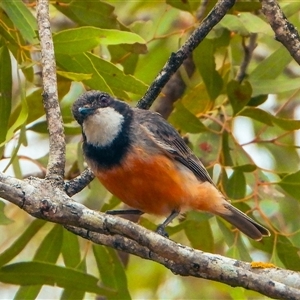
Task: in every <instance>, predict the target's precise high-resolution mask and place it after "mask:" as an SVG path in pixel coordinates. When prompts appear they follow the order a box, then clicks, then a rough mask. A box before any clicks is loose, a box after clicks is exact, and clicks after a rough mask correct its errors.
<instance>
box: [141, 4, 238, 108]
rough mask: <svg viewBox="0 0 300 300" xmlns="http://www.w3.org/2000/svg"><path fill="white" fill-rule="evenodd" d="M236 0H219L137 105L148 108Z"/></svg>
mask: <svg viewBox="0 0 300 300" xmlns="http://www.w3.org/2000/svg"><path fill="white" fill-rule="evenodd" d="M234 3H235V0H219V1H218V3H217V4H216V5H215V6H214V8H213V9H212V11H211V12H210V13H209V15H208V16H207V17H206V18H205V19H204V20H203V22H202V23H201V24H200V26H199V27H198V28H197V29H196V30H195V31H194V32H193V33H192V34H191V36H190V37H189V39H188V40H187V41H186V42H185V43H184V44H183V45H182V46H181V47H180V49H179V50H178V51H177V52H176V53H172V54H171V56H170V57H169V59H168V61H167V63H166V64H165V66H164V67H163V69H162V70H161V71H160V72H159V74H158V75H157V77H156V78H155V80H154V81H153V83H152V84H151V85H150V87H149V88H148V90H147V92H146V94H145V95H144V97H143V98H142V99H141V100H140V101H139V102H138V104H137V106H138V107H139V108H142V109H148V108H149V107H150V106H151V104H152V103H153V101H154V100H155V99H156V97H157V96H158V95H159V93H160V92H161V90H162V88H163V87H164V86H165V84H166V83H167V82H168V81H169V79H170V78H171V76H172V75H173V74H174V73H175V72H176V71H177V70H178V68H179V67H180V66H181V65H182V63H183V61H184V60H185V59H186V58H187V57H188V56H189V55H190V54H191V53H192V51H193V50H194V49H195V48H196V47H197V46H198V45H199V44H200V42H201V41H203V39H204V38H205V37H206V36H207V34H208V33H209V32H210V31H211V30H212V28H213V27H214V26H215V25H216V24H217V23H218V22H220V20H221V19H222V18H223V17H224V16H225V14H226V12H227V11H228V10H229V9H230V8H231V7H232V6H233V5H234Z"/></svg>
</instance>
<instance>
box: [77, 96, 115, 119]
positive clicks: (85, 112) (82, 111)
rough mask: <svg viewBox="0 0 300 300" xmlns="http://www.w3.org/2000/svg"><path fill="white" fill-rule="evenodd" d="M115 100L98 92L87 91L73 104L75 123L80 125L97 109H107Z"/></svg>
mask: <svg viewBox="0 0 300 300" xmlns="http://www.w3.org/2000/svg"><path fill="white" fill-rule="evenodd" d="M115 101H117V100H115V99H114V98H113V97H112V96H110V95H109V94H107V93H104V92H100V91H88V92H86V93H84V94H82V95H81V96H80V97H79V98H78V99H77V100H76V101H75V102H74V104H73V106H72V113H73V116H74V118H75V119H76V121H77V122H78V123H79V124H80V125H82V124H83V121H84V120H85V119H86V118H87V117H88V116H89V115H92V114H93V113H95V111H96V110H97V109H98V108H105V107H108V106H110V105H112V104H114V102H115ZM118 102H119V101H118Z"/></svg>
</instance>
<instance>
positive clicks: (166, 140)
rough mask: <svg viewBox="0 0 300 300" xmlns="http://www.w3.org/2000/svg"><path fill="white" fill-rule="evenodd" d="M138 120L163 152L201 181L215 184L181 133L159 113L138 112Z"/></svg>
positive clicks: (136, 116)
mask: <svg viewBox="0 0 300 300" xmlns="http://www.w3.org/2000/svg"><path fill="white" fill-rule="evenodd" d="M137 112H138V113H136V114H135V118H136V120H137V121H138V122H139V124H141V125H142V126H144V127H145V128H146V130H148V131H149V132H150V133H151V135H152V137H153V138H154V139H155V142H156V144H158V145H159V146H160V147H161V148H162V149H163V150H165V151H167V152H168V153H169V154H171V155H172V157H173V158H174V159H175V160H177V161H179V162H180V163H182V164H183V165H184V166H186V167H187V168H189V169H190V170H191V171H192V172H193V173H194V174H195V176H196V177H197V178H198V179H199V180H201V181H204V182H205V181H209V182H210V183H212V184H214V183H213V181H212V179H211V177H210V176H209V174H208V172H207V171H206V169H205V167H204V166H203V164H202V163H201V161H200V160H199V159H198V158H197V157H196V156H195V155H194V154H193V152H192V150H191V149H190V148H189V147H188V146H187V144H186V143H185V142H184V140H183V139H182V138H181V136H180V135H179V133H178V132H177V131H176V130H175V129H174V128H173V127H172V126H171V125H170V124H169V123H168V122H167V121H166V120H165V119H164V118H163V117H162V116H161V115H160V114H158V113H153V112H150V111H144V110H138V111H137Z"/></svg>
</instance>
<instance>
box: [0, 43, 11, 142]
mask: <svg viewBox="0 0 300 300" xmlns="http://www.w3.org/2000/svg"><path fill="white" fill-rule="evenodd" d="M11 98H12V71H11V60H10V55H9V51H8V49H7V47H5V46H2V47H1V48H0V144H1V143H3V142H4V141H5V139H6V134H7V127H8V120H9V117H10V111H11Z"/></svg>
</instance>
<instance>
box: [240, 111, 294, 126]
mask: <svg viewBox="0 0 300 300" xmlns="http://www.w3.org/2000/svg"><path fill="white" fill-rule="evenodd" d="M238 116H244V117H249V118H251V119H253V120H256V121H259V122H262V123H264V124H267V125H268V126H273V125H277V126H278V127H280V128H282V129H284V130H287V131H292V130H297V129H300V121H299V120H289V119H283V118H278V117H275V116H273V115H271V114H270V113H268V112H266V111H264V110H262V109H259V108H255V107H245V108H244V109H243V110H242V111H240V112H239V113H238Z"/></svg>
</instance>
